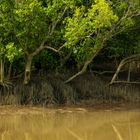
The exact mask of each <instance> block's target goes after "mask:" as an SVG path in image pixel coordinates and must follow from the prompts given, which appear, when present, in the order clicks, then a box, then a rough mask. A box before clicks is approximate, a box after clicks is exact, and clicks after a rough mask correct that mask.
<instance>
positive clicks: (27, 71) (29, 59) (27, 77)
mask: <svg viewBox="0 0 140 140" xmlns="http://www.w3.org/2000/svg"><path fill="white" fill-rule="evenodd" d="M32 59H33V56H32V55H30V54H29V55H28V56H27V62H26V65H25V75H24V84H25V85H26V84H28V83H29V81H30V75H31V65H32Z"/></svg>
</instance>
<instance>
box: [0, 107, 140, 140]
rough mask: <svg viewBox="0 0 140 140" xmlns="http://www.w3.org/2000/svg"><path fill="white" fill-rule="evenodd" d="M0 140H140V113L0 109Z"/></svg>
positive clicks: (128, 111) (137, 110)
mask: <svg viewBox="0 0 140 140" xmlns="http://www.w3.org/2000/svg"><path fill="white" fill-rule="evenodd" d="M0 140H140V110H139V109H131V110H110V109H109V110H102V109H100V110H92V109H89V110H88V109H83V108H74V109H45V108H44V109H42V108H33V107H32V108H27V107H26V108H17V107H6V108H5V107H0Z"/></svg>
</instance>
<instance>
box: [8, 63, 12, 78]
mask: <svg viewBox="0 0 140 140" xmlns="http://www.w3.org/2000/svg"><path fill="white" fill-rule="evenodd" d="M11 71H12V63H10V66H9V69H8V76H7V79H8V80H9V79H10V76H11Z"/></svg>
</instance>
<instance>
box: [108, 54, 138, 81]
mask: <svg viewBox="0 0 140 140" xmlns="http://www.w3.org/2000/svg"><path fill="white" fill-rule="evenodd" d="M138 60H140V54H137V55H132V56H130V57H127V58H124V59H123V60H122V61H121V62H120V64H119V66H118V68H117V70H116V72H115V74H114V75H113V78H112V80H111V82H110V84H113V83H115V80H116V78H117V76H118V74H119V72H120V71H121V69H122V67H124V65H126V64H128V63H131V62H132V61H138ZM128 77H129V78H130V71H129V73H128ZM129 78H128V80H129ZM127 82H129V81H127Z"/></svg>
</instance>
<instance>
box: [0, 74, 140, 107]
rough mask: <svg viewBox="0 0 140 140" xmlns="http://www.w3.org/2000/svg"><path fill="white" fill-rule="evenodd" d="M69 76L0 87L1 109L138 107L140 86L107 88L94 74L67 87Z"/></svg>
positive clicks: (103, 80) (48, 77) (45, 78)
mask: <svg viewBox="0 0 140 140" xmlns="http://www.w3.org/2000/svg"><path fill="white" fill-rule="evenodd" d="M68 76H69V75H67V74H57V75H56V74H52V73H50V74H47V75H39V76H37V75H36V76H34V75H32V78H31V82H30V83H29V84H28V85H23V83H22V80H20V79H15V80H13V82H12V85H10V86H6V87H0V105H30V106H34V105H36V106H48V107H51V106H94V105H98V104H99V105H100V104H107V105H111V106H112V105H114V104H131V103H135V104H139V103H140V88H139V85H128V84H123V85H122V84H117V85H112V86H109V85H108V81H107V80H106V79H108V77H107V78H104V77H101V76H100V77H99V76H97V75H94V74H93V73H86V74H84V75H82V76H79V77H78V78H76V79H75V80H73V81H72V82H71V83H68V84H65V83H64V79H66V78H67V77H68Z"/></svg>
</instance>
